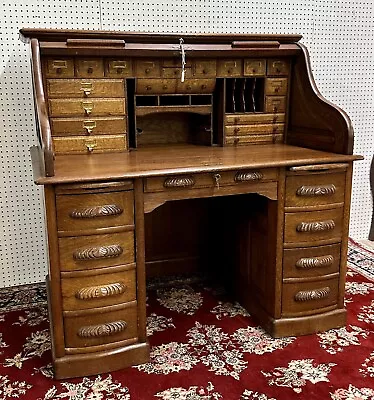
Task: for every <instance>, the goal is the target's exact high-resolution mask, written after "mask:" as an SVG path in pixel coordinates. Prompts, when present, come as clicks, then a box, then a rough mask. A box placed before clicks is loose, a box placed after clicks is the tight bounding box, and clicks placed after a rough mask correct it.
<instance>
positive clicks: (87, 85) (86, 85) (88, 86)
mask: <svg viewBox="0 0 374 400" xmlns="http://www.w3.org/2000/svg"><path fill="white" fill-rule="evenodd" d="M81 90H82V91H83V94H84V95H85V96H86V97H88V96H89V95H90V94H91V93H92V90H93V87H92V83H91V82H82V83H81Z"/></svg>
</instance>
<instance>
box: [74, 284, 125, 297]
mask: <svg viewBox="0 0 374 400" xmlns="http://www.w3.org/2000/svg"><path fill="white" fill-rule="evenodd" d="M125 290H126V285H124V284H123V283H121V282H116V283H109V284H107V285H100V286H90V287H84V288H81V289H79V290H78V291H77V292H76V293H75V297H76V298H77V299H78V300H93V299H100V298H102V297H109V296H118V295H119V294H122V293H124V292H125Z"/></svg>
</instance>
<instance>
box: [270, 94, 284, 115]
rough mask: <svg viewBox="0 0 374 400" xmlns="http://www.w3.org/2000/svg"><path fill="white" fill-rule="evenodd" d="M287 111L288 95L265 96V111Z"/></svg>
mask: <svg viewBox="0 0 374 400" xmlns="http://www.w3.org/2000/svg"><path fill="white" fill-rule="evenodd" d="M285 111H286V96H265V112H268V113H283V112H285Z"/></svg>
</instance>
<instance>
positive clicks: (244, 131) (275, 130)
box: [225, 124, 284, 136]
mask: <svg viewBox="0 0 374 400" xmlns="http://www.w3.org/2000/svg"><path fill="white" fill-rule="evenodd" d="M225 132H226V135H227V136H233V135H236V136H246V135H261V134H264V135H268V134H281V133H283V132H284V124H261V125H260V124H259V125H227V126H225Z"/></svg>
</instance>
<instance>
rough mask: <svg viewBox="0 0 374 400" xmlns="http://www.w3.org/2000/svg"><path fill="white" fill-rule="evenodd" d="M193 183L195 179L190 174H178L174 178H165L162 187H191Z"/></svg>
mask: <svg viewBox="0 0 374 400" xmlns="http://www.w3.org/2000/svg"><path fill="white" fill-rule="evenodd" d="M194 185H195V179H194V178H193V177H192V176H179V177H174V178H167V179H165V181H164V187H166V188H175V187H191V186H194Z"/></svg>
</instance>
